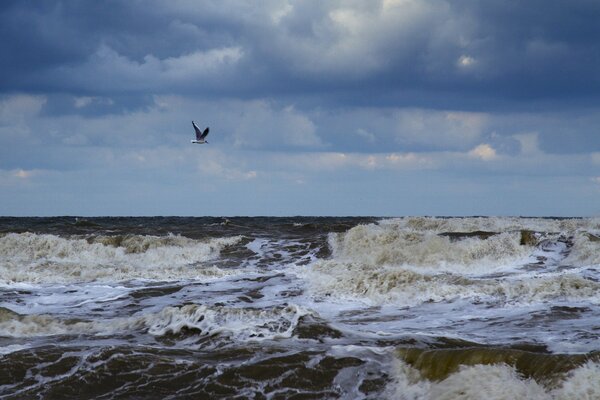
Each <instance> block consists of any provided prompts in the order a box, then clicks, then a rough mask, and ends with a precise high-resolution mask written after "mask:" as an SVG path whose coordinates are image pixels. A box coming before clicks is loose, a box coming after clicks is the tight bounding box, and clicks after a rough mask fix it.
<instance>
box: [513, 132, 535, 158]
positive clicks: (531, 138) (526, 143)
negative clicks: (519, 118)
mask: <svg viewBox="0 0 600 400" xmlns="http://www.w3.org/2000/svg"><path fill="white" fill-rule="evenodd" d="M513 137H514V138H515V139H516V140H517V141H518V142H519V144H520V145H521V154H523V155H536V154H540V153H541V151H540V148H539V137H538V133H537V132H531V133H520V134H517V135H513Z"/></svg>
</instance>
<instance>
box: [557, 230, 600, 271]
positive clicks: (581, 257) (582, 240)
mask: <svg viewBox="0 0 600 400" xmlns="http://www.w3.org/2000/svg"><path fill="white" fill-rule="evenodd" d="M573 242H574V244H573V248H572V249H571V252H570V254H569V256H568V257H567V258H566V259H565V261H564V262H565V263H568V264H573V265H576V266H586V265H597V264H600V236H597V235H594V234H591V233H588V232H577V233H576V234H575V237H574V240H573Z"/></svg>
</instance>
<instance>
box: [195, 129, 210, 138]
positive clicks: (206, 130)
mask: <svg viewBox="0 0 600 400" xmlns="http://www.w3.org/2000/svg"><path fill="white" fill-rule="evenodd" d="M196 132H198V131H196ZM196 134H197V133H196ZM207 135H208V126H207V127H206V129H205V130H204V132H202V136H200V139H201V140H202V139H204V138H205V137H206V136H207Z"/></svg>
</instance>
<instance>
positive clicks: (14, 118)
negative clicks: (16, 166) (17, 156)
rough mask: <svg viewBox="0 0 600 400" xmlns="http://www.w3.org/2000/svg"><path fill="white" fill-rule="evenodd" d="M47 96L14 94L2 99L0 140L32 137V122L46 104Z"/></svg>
mask: <svg viewBox="0 0 600 400" xmlns="http://www.w3.org/2000/svg"><path fill="white" fill-rule="evenodd" d="M46 101H47V99H46V97H45V96H30V95H21V94H19V95H14V96H8V97H5V98H2V99H0V140H6V139H8V140H11V139H12V140H23V139H24V138H28V139H30V140H32V141H36V140H37V139H36V138H35V137H32V135H31V133H32V128H31V122H32V120H33V119H34V117H37V116H38V114H39V113H40V111H41V110H42V107H44V105H45V104H46Z"/></svg>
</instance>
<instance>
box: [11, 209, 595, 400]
mask: <svg viewBox="0 0 600 400" xmlns="http://www.w3.org/2000/svg"><path fill="white" fill-rule="evenodd" d="M0 398H3V399H411V400H413V399H414V400H419V399H486V400H494V399H511V400H514V399H600V218H524V217H464V218H446V217H398V218H381V217H360V218H359V217H348V218H338V217H324V218H321V217H319V218H316V217H315V218H312V217H289V218H271V217H244V218H242V217H239V218H212V217H211V218H208V217H202V218H188V217H143V218H141V217H140V218H138V217H111V218H104V217H102V218H100V217H99V218H81V217H79V218H77V217H53V218H12V217H2V218H0Z"/></svg>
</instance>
